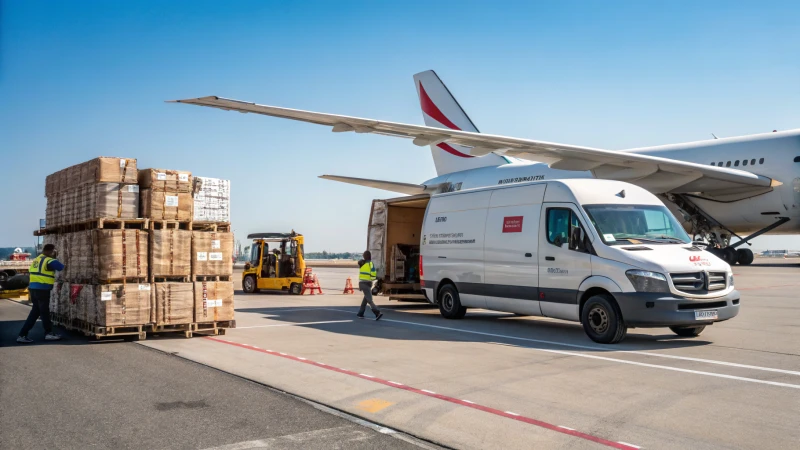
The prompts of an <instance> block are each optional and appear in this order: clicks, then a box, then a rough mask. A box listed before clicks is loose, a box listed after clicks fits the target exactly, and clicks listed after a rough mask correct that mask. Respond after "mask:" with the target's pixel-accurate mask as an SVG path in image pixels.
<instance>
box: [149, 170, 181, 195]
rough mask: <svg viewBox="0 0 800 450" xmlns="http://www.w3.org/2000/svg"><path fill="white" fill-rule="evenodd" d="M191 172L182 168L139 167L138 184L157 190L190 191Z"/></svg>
mask: <svg viewBox="0 0 800 450" xmlns="http://www.w3.org/2000/svg"><path fill="white" fill-rule="evenodd" d="M192 185H193V181H192V173H191V172H186V171H183V170H166V169H141V170H139V186H140V187H141V188H142V189H152V190H153V191H159V192H172V193H174V192H187V193H191V192H192Z"/></svg>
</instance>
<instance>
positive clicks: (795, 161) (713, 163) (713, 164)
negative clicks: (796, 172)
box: [711, 158, 797, 166]
mask: <svg viewBox="0 0 800 450" xmlns="http://www.w3.org/2000/svg"><path fill="white" fill-rule="evenodd" d="M795 159H797V158H795ZM795 162H796V161H795ZM711 165H712V166H713V165H714V163H711Z"/></svg>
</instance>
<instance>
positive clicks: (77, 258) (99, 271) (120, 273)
mask: <svg viewBox="0 0 800 450" xmlns="http://www.w3.org/2000/svg"><path fill="white" fill-rule="evenodd" d="M44 242H45V244H53V245H55V246H56V251H58V258H59V260H60V261H61V262H62V263H63V264H64V270H63V271H62V272H61V273H60V275H59V276H60V278H61V279H63V280H65V281H69V282H73V283H97V282H107V281H111V280H122V279H128V280H134V279H143V278H147V276H148V258H147V254H148V251H147V250H148V246H149V243H148V232H147V231H144V230H119V229H101V230H86V231H78V232H75V233H65V234H59V235H48V236H45V239H44Z"/></svg>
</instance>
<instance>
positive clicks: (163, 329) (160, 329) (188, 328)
mask: <svg viewBox="0 0 800 450" xmlns="http://www.w3.org/2000/svg"><path fill="white" fill-rule="evenodd" d="M147 332H148V333H154V334H159V333H183V335H184V336H185V337H187V338H190V337H192V324H191V323H176V324H164V325H156V324H154V323H151V324H149V325H147Z"/></svg>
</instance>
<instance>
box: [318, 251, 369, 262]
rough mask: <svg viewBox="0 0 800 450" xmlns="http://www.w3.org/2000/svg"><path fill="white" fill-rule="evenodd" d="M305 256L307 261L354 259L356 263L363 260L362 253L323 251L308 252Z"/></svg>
mask: <svg viewBox="0 0 800 450" xmlns="http://www.w3.org/2000/svg"><path fill="white" fill-rule="evenodd" d="M304 256H305V258H306V259H352V260H354V261H355V260H357V259H359V258H361V253H355V252H342V253H335V252H331V253H328V252H327V251H325V250H323V251H321V252H306V254H305V255H304Z"/></svg>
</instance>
